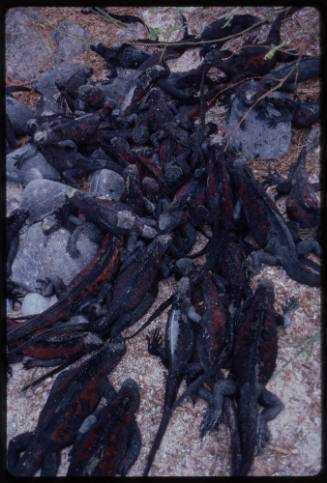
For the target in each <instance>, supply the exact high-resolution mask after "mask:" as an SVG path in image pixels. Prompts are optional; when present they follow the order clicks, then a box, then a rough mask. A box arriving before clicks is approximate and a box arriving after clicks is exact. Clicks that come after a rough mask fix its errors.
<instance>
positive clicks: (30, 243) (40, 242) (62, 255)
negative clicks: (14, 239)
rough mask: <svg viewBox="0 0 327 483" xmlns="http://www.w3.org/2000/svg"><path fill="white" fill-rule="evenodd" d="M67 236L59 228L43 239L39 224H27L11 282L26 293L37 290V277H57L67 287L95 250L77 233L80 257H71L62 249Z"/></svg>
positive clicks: (63, 230)
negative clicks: (22, 288) (24, 289)
mask: <svg viewBox="0 0 327 483" xmlns="http://www.w3.org/2000/svg"><path fill="white" fill-rule="evenodd" d="M69 237H70V234H69V232H68V231H67V230H65V229H63V228H60V229H59V230H57V231H56V232H54V233H52V234H51V235H50V236H46V235H45V234H44V233H43V230H42V223H40V222H39V223H35V224H33V225H30V226H29V227H28V228H27V230H24V232H23V233H21V235H20V239H19V248H18V252H17V255H16V258H15V260H14V262H13V265H12V275H11V279H12V281H13V282H14V283H17V284H18V285H20V286H22V287H24V288H26V289H27V290H29V291H36V290H37V282H36V281H37V279H38V278H41V279H42V278H46V277H55V276H57V277H60V278H62V280H63V281H64V283H66V284H68V283H69V282H70V281H71V280H72V279H73V278H74V277H75V275H77V274H78V273H79V272H80V271H81V270H82V269H83V268H84V267H85V265H86V264H87V263H89V262H90V260H91V259H92V258H93V257H94V255H95V253H96V251H97V245H96V244H95V243H94V242H91V241H90V240H89V238H88V237H87V236H86V235H85V234H84V233H81V235H80V237H79V239H78V241H77V247H78V249H79V251H80V255H79V256H78V257H77V258H72V257H71V256H70V255H69V253H68V252H67V248H66V247H67V242H68V240H69Z"/></svg>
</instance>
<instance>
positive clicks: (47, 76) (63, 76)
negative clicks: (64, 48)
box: [33, 63, 92, 97]
mask: <svg viewBox="0 0 327 483" xmlns="http://www.w3.org/2000/svg"><path fill="white" fill-rule="evenodd" d="M91 74H92V69H91V68H90V67H88V66H87V65H85V64H66V63H61V64H58V65H56V66H54V67H52V68H51V69H49V70H47V71H46V72H45V73H44V74H43V75H42V76H41V77H40V78H39V79H38V80H37V81H36V82H34V83H33V87H34V89H35V90H36V91H37V92H39V93H40V94H43V95H44V96H46V97H53V96H55V95H57V94H58V89H57V87H56V85H55V82H63V83H65V82H67V81H68V80H69V79H70V78H71V77H72V76H81V79H83V78H85V82H86V80H87V79H88V78H89V77H90V75H91ZM82 84H83V82H81V85H82Z"/></svg>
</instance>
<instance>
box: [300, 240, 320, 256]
mask: <svg viewBox="0 0 327 483" xmlns="http://www.w3.org/2000/svg"><path fill="white" fill-rule="evenodd" d="M296 250H297V254H298V255H299V257H306V256H307V255H308V254H309V253H314V254H315V255H316V256H317V257H321V247H320V243H319V242H318V241H317V240H301V241H300V242H299V243H298V244H297V246H296Z"/></svg>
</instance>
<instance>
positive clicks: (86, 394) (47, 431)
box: [8, 338, 126, 476]
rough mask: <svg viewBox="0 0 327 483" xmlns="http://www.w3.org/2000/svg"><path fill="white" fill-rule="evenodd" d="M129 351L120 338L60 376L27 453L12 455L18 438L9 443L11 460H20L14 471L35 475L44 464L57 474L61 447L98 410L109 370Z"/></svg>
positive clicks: (45, 470)
mask: <svg viewBox="0 0 327 483" xmlns="http://www.w3.org/2000/svg"><path fill="white" fill-rule="evenodd" d="M125 351H126V346H125V343H124V341H123V340H122V339H121V338H120V339H116V340H115V341H112V342H110V343H108V344H107V345H106V346H105V347H104V348H103V349H101V350H100V351H99V352H97V353H96V354H95V355H94V356H92V357H91V358H89V359H88V360H87V361H86V362H84V363H82V364H81V366H80V367H78V368H76V369H70V370H67V371H65V372H63V373H61V374H60V375H59V376H58V377H57V379H56V380H55V383H54V385H53V387H52V389H51V392H50V394H49V398H48V400H47V402H46V404H45V406H44V408H43V409H42V411H41V413H40V416H39V420H38V424H37V427H36V429H35V431H34V432H33V435H32V437H31V438H30V439H29V440H28V441H27V445H26V447H23V448H22V447H21V448H20V451H19V452H20V453H22V452H24V453H23V454H22V455H19V456H18V457H17V456H16V458H15V459H14V458H12V454H14V453H15V452H16V449H15V440H12V441H11V442H10V443H9V448H8V462H10V461H13V460H14V461H16V463H15V465H14V466H11V465H10V464H9V467H8V470H9V472H10V473H12V474H14V475H16V476H33V475H34V474H35V473H36V471H37V470H38V469H39V468H40V467H41V474H42V475H43V476H55V475H56V472H57V467H58V466H59V453H60V451H61V450H62V449H63V448H65V447H67V446H69V445H71V444H72V443H73V442H74V439H75V436H76V433H77V431H78V428H79V427H80V425H81V423H82V422H83V420H84V419H85V418H86V417H87V416H88V415H89V414H91V413H92V412H93V411H94V410H95V408H96V406H97V405H98V403H99V401H100V398H101V391H102V390H103V386H104V384H105V382H106V376H107V374H108V373H110V372H111V371H112V370H113V369H114V368H115V367H116V365H117V364H118V363H119V361H120V360H121V358H122V357H123V355H124V353H125ZM20 437H21V435H20ZM20 439H21V438H20ZM51 455H53V459H54V460H56V464H54V465H52V464H50V467H51V470H49V467H48V464H49V463H48V461H49V460H48V458H49V457H51ZM55 455H57V457H55Z"/></svg>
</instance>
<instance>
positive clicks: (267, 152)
mask: <svg viewBox="0 0 327 483" xmlns="http://www.w3.org/2000/svg"><path fill="white" fill-rule="evenodd" d="M248 109H249V106H244V105H243V104H242V103H241V102H240V100H239V99H238V98H237V97H236V98H235V99H234V100H233V102H232V107H231V112H230V115H229V119H228V122H227V126H226V131H225V140H226V141H227V143H229V145H230V146H231V147H233V148H235V149H236V150H237V151H238V152H239V154H240V155H241V156H244V157H245V158H246V159H247V160H251V159H280V158H281V157H282V156H285V155H286V154H287V153H288V150H289V147H290V142H291V127H292V126H291V119H285V117H283V118H282V119H283V120H278V118H279V117H280V116H281V113H280V112H279V111H278V110H277V109H275V108H273V107H271V108H270V110H269V111H268V112H267V115H265V116H263V115H262V113H259V112H258V111H257V110H256V109H255V108H254V109H252V110H250V111H249V113H248V115H247V117H246V119H245V121H244V125H243V126H242V127H240V126H239V122H240V120H241V118H242V116H243V115H244V114H245V113H246V112H247V111H248Z"/></svg>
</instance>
